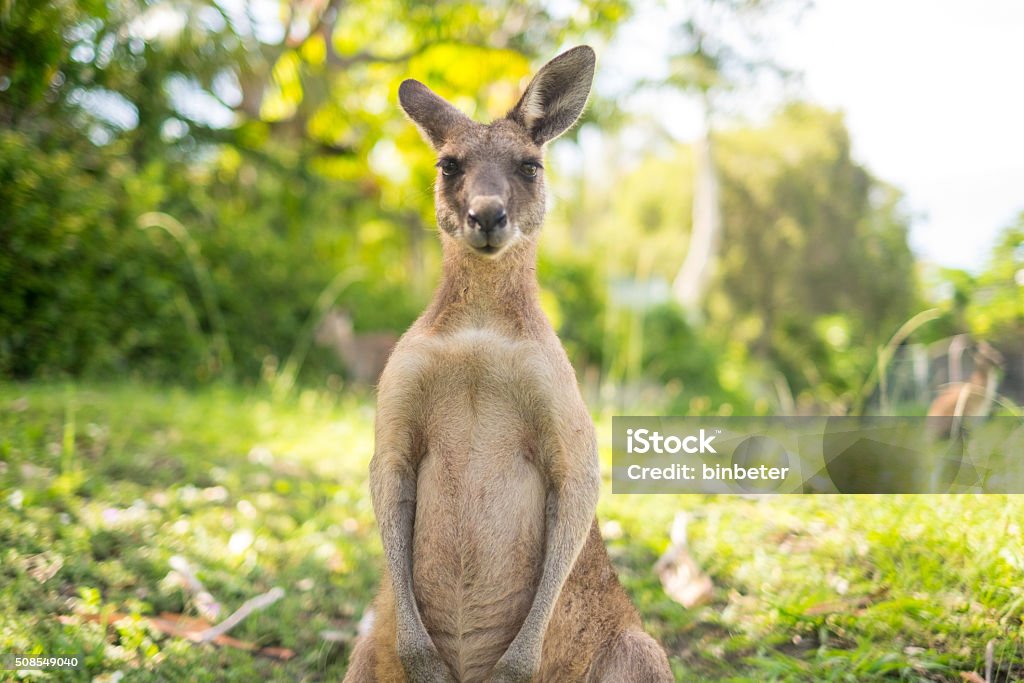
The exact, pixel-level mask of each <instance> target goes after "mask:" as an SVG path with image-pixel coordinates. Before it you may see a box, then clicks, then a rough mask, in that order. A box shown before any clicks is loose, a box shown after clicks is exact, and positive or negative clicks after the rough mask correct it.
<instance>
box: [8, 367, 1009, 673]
mask: <svg viewBox="0 0 1024 683" xmlns="http://www.w3.org/2000/svg"><path fill="white" fill-rule="evenodd" d="M372 419H373V411H372V403H370V402H369V401H367V400H366V399H362V400H360V399H356V398H348V397H346V398H338V397H334V396H330V395H327V394H324V393H318V392H306V393H302V394H301V395H299V396H298V397H295V398H291V399H287V400H274V399H272V398H270V396H269V392H262V391H254V392H245V391H242V390H238V389H228V388H223V387H217V388H209V389H203V390H198V391H191V392H190V391H185V390H181V389H166V388H159V387H155V386H138V385H126V384H118V385H111V386H97V385H90V386H80V387H74V386H55V385H5V386H2V387H0V654H2V653H15V652H17V653H36V652H38V653H48V654H59V653H72V652H81V653H85V655H86V666H87V668H86V671H84V672H71V673H46V674H42V675H40V676H39V678H40V679H43V680H92V679H93V678H94V677H100V678H99V679H98V680H113V678H112V677H110V675H111V674H113V673H114V672H123V673H124V676H125V678H124V680H131V681H135V680H140V681H148V680H161V681H163V680H194V681H251V680H259V679H264V680H279V681H296V680H310V681H318V680H338V679H340V677H341V675H342V674H343V672H344V670H345V664H346V661H347V657H348V651H349V646H350V644H349V643H348V642H344V641H343V642H328V641H325V640H324V639H322V638H321V637H320V633H321V632H322V631H325V630H331V631H340V632H342V633H345V634H348V635H352V634H354V631H355V624H356V622H357V621H358V619H359V617H360V615H361V614H362V611H363V609H364V607H365V606H366V604H367V602H368V601H369V600H370V598H371V596H372V594H373V591H374V589H375V585H376V581H377V573H378V566H379V563H380V543H379V540H378V538H377V534H376V529H375V526H374V521H373V513H372V509H371V506H370V503H369V497H368V495H367V488H366V466H367V461H368V459H369V456H370V453H371V451H372V430H371V426H372ZM599 432H600V434H601V436H602V439H603V441H604V442H605V443H607V442H608V438H609V433H610V421H608V420H601V421H600V422H599ZM603 456H604V461H605V464H606V466H607V464H608V453H607V452H604V453H603ZM606 474H607V472H606ZM606 479H607V477H606ZM1022 498H1024V497H1014V496H888V497H881V496H859V497H858V496H785V497H776V498H761V499H747V498H738V497H730V496H720V497H715V496H613V495H611V493H610V490H606V491H605V492H604V495H603V497H602V501H601V505H600V509H599V514H600V516H601V520H602V522H603V523H604V524H605V527H606V530H607V531H609V532H610V533H609V534H608V535H609V539H608V546H609V549H610V551H611V553H612V557H613V560H614V562H615V563H616V566H617V567H618V569H619V573H620V576H621V577H622V579H623V582H624V583H625V585H626V587H627V588H628V590H629V591H630V593H631V594H632V596H633V598H634V600H635V602H636V603H637V605H638V606H639V607H640V609H641V612H642V613H643V615H644V618H645V620H646V624H647V627H648V629H649V630H650V631H651V632H652V633H653V634H654V635H655V636H657V637H658V638H659V640H661V642H663V643H664V644H665V646H666V648H667V649H668V650H669V653H670V656H671V659H672V663H673V667H674V669H675V671H676V674H677V677H678V678H679V679H680V680H687V681H695V680H706V681H747V680H750V681H776V680H777V681H789V680H792V681H872V680H905V681H914V680H929V681H932V680H948V681H959V680H961V678H960V675H959V673H960V672H961V671H976V672H978V673H981V674H982V675H983V668H984V653H985V647H986V644H987V643H988V642H989V641H993V646H994V653H995V665H996V669H997V672H996V675H995V676H994V680H997V681H1010V680H1020V679H1022V678H1024V652H1022V649H1024V648H1022V645H1021V641H1022V639H1024V624H1022V616H1024V536H1022V530H1021V526H1022V525H1024V499H1022ZM678 510H686V511H688V512H689V514H690V516H691V518H692V522H691V525H690V529H689V532H690V547H691V552H692V554H693V556H694V557H695V558H696V559H697V561H698V562H699V563H700V564H701V565H702V566H703V568H704V569H705V571H707V572H708V573H709V574H710V575H711V577H712V579H713V580H714V583H715V593H714V598H713V600H712V601H711V602H710V603H709V604H707V605H705V606H703V607H699V608H696V609H692V610H686V609H684V608H682V607H681V606H680V605H678V604H676V603H675V602H673V601H672V600H671V599H669V598H668V597H666V595H665V594H664V593H663V592H662V590H661V586H660V584H659V582H658V579H657V577H656V576H655V575H654V573H653V572H652V565H653V563H654V562H655V560H656V559H657V557H658V556H659V555H660V553H661V552H662V551H663V550H664V549H665V547H666V545H667V543H668V529H669V528H670V526H671V521H672V518H673V516H674V514H675V513H676V512H677V511H678ZM610 522H613V524H609V523H610ZM173 555H183V556H185V557H186V558H188V559H189V561H190V562H191V563H192V564H193V566H194V567H196V568H197V570H198V572H199V575H200V578H201V579H202V580H203V581H204V582H205V584H206V586H207V588H209V590H210V591H211V592H212V593H213V594H214V595H215V596H216V597H217V598H218V600H220V602H221V603H223V605H224V607H225V608H226V609H228V610H233V609H235V608H237V607H238V606H239V605H240V604H241V603H242V602H244V601H245V600H247V599H248V598H250V597H253V596H254V595H256V594H258V593H262V592H264V591H266V590H269V589H270V588H271V587H273V586H280V587H282V588H283V589H284V590H285V591H286V596H285V598H284V599H282V600H281V601H279V602H278V603H276V604H274V605H273V606H271V607H270V608H268V609H266V610H265V611H262V612H259V613H257V614H255V615H253V616H252V617H250V618H249V619H247V620H246V621H244V622H243V623H242V624H241V625H240V626H239V627H237V628H236V629H235V630H234V631H232V635H234V636H236V637H238V638H241V639H244V640H248V641H252V642H254V643H257V644H258V645H261V646H268V645H273V646H281V647H288V648H291V649H293V650H295V652H296V656H295V657H294V658H293V659H292V660H290V661H288V662H277V661H274V660H269V659H266V658H261V657H258V656H254V655H252V654H250V653H248V652H244V651H240V650H233V649H228V648H215V647H212V646H199V645H195V644H192V643H189V642H186V641H183V640H181V639H175V638H169V637H166V636H163V635H161V634H159V633H155V632H153V631H151V630H149V629H148V628H147V627H146V626H145V622H144V621H142V620H140V619H138V617H139V616H143V615H147V614H158V613H160V612H165V611H169V612H185V613H186V614H194V609H193V606H192V605H191V603H190V602H189V600H188V598H187V596H186V595H185V594H183V592H182V590H181V588H180V587H178V586H177V585H175V584H174V583H173V582H169V581H166V580H165V578H166V576H167V574H168V571H169V570H170V567H169V565H168V561H169V559H170V558H171V557H172V556H173ZM114 612H117V613H120V614H128V615H130V616H131V617H132V618H128V619H124V620H121V621H117V622H116V623H112V624H108V626H107V627H106V628H104V627H103V625H102V622H95V621H88V620H87V618H86V616H85V615H88V614H97V613H98V614H100V615H110V614H112V613H114ZM61 615H63V616H72V617H73V621H72V622H71V623H62V622H61V621H59V620H58V617H59V616H61ZM4 675H5V674H4V673H3V672H0V678H2V677H3V676H4ZM7 675H8V676H13V673H8V674H7ZM102 676H107V678H102Z"/></svg>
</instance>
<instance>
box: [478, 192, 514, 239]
mask: <svg viewBox="0 0 1024 683" xmlns="http://www.w3.org/2000/svg"><path fill="white" fill-rule="evenodd" d="M469 221H470V222H471V223H475V224H476V225H477V227H479V228H480V230H481V231H482V232H484V233H490V232H494V231H495V230H498V229H499V228H503V227H505V224H506V223H508V214H507V213H505V203H504V202H503V201H501V199H499V198H498V197H474V198H473V199H472V200H471V201H470V203H469Z"/></svg>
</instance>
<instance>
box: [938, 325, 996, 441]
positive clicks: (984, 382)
mask: <svg viewBox="0 0 1024 683" xmlns="http://www.w3.org/2000/svg"><path fill="white" fill-rule="evenodd" d="M973 360H974V371H973V372H972V373H971V376H970V377H969V378H968V379H967V381H966V382H953V383H952V384H949V385H947V386H946V387H945V388H944V389H943V390H942V393H940V394H939V395H938V396H936V397H935V400H934V401H932V404H931V405H930V406H929V407H928V417H929V418H931V419H929V421H928V430H929V432H930V433H931V434H932V435H934V436H944V437H948V436H952V435H955V434H956V432H957V430H958V428H959V425H960V422H961V420H962V418H963V417H965V416H966V417H978V416H984V415H988V414H989V412H990V411H991V410H992V402H993V400H994V399H995V394H996V388H997V387H998V384H999V369H1000V368H1002V367H1003V366H1004V363H1005V361H1004V359H1003V355H1002V354H1001V353H999V351H997V350H996V349H995V348H994V347H993V346H992V345H991V344H989V343H988V342H984V341H983V342H979V343H978V344H977V346H976V347H975V348H974V352H973Z"/></svg>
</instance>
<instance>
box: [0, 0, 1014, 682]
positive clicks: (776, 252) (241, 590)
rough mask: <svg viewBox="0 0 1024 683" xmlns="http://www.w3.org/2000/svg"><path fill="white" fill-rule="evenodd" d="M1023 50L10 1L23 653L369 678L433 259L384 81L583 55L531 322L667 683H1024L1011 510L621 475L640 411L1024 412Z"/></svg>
mask: <svg viewBox="0 0 1024 683" xmlns="http://www.w3.org/2000/svg"><path fill="white" fill-rule="evenodd" d="M1021 35H1024V5H1022V4H1021V3H1018V2H1015V1H1014V0H989V1H988V2H985V3H974V4H970V5H968V4H967V3H956V2H953V1H952V0H941V1H939V2H935V1H934V0H932V1H929V0H905V1H902V2H899V3H892V2H883V1H882V0H864V1H861V2H857V3H852V2H838V1H836V0H821V1H820V2H817V3H811V2H806V1H805V0H686V1H685V2H674V1H673V2H669V1H665V2H655V1H651V0H584V1H577V0H537V1H527V2H506V1H504V0H487V1H485V2H476V3H470V2H462V1H459V2H454V1H449V0H441V1H439V2H433V3H416V2H408V1H405V0H374V1H373V2H370V1H369V0H53V1H51V2H31V1H26V0H0V653H41V654H67V653H74V652H81V653H84V654H85V661H86V664H85V668H84V669H83V670H81V671H79V672H70V673H68V674H67V675H66V676H64V675H60V676H57V675H52V676H51V677H52V678H55V679H57V680H76V681H77V680H82V681H87V680H91V681H98V682H115V681H120V680H122V678H125V680H133V681H139V680H141V681H150V680H152V681H166V680H194V681H251V680H280V681H296V680H338V679H339V678H340V677H341V675H342V674H343V672H344V671H345V668H346V662H347V657H348V653H349V652H350V651H351V645H352V642H353V639H354V638H355V637H356V633H357V629H358V624H359V623H360V620H361V618H362V617H363V615H364V614H365V612H366V609H367V606H368V604H369V603H370V600H371V598H372V595H373V592H374V590H375V586H376V584H377V581H378V578H379V567H380V565H381V549H380V544H379V538H378V536H377V532H376V526H375V522H374V517H373V511H372V507H371V505H370V501H369V496H368V495H367V482H366V471H367V463H368V460H369V457H370V454H371V453H372V450H373V436H372V435H373V428H372V424H373V396H372V387H373V384H374V381H375V380H376V378H377V375H378V374H379V372H380V370H381V367H382V364H383V362H384V360H385V359H386V357H387V354H388V352H389V350H390V349H391V347H392V345H393V344H394V343H395V341H396V339H397V337H398V335H400V334H401V333H402V331H404V330H405V329H406V327H407V326H408V325H409V324H410V323H411V322H412V321H413V320H414V319H415V317H416V316H417V315H418V313H419V312H420V311H421V310H422V309H423V307H424V306H425V304H426V303H427V301H428V300H429V297H430V295H431V292H432V289H433V287H434V285H435V283H436V281H437V279H438V275H439V266H440V253H439V245H438V240H437V238H436V235H435V234H434V233H435V225H434V216H433V196H432V185H433V181H434V174H435V172H436V171H435V169H434V168H433V163H434V161H435V160H434V159H433V157H432V154H431V152H430V150H429V149H428V147H427V146H426V145H425V144H424V143H423V142H422V141H421V140H420V138H419V136H418V134H417V132H416V130H415V128H414V127H413V126H412V125H411V124H410V123H409V122H408V121H406V120H405V119H404V117H403V116H402V115H401V113H400V109H399V107H398V105H397V101H396V93H397V88H398V84H399V83H400V82H401V81H402V80H403V79H405V78H410V77H411V78H417V79H419V80H421V81H423V82H425V83H427V84H428V85H429V86H430V87H432V88H433V89H434V90H436V91H437V92H438V93H439V94H441V95H442V96H444V97H446V98H448V99H449V100H450V101H451V102H453V103H454V104H455V105H456V106H458V107H459V108H460V109H462V110H463V111H464V112H466V113H467V114H468V115H470V116H472V117H474V118H475V119H477V120H480V121H487V120H490V119H492V118H495V117H498V116H501V115H503V114H504V113H505V112H506V111H507V110H508V109H509V108H510V107H511V106H512V105H513V104H514V103H515V102H516V100H517V98H518V96H519V94H520V93H521V92H522V90H523V88H524V87H525V86H526V84H527V83H528V81H529V78H530V75H531V74H532V73H533V72H535V70H536V69H537V68H539V67H540V65H541V64H543V63H544V62H546V61H547V60H549V59H550V58H552V57H554V56H555V55H556V54H558V53H559V52H560V51H561V50H564V49H566V48H568V47H571V46H573V45H577V44H580V43H588V44H590V45H592V46H594V47H595V49H596V50H597V53H598V58H599V59H598V70H597V79H596V83H595V89H594V92H593V95H592V97H591V102H590V105H589V107H588V109H587V111H586V113H585V115H584V117H583V119H582V121H581V122H580V124H579V125H578V126H577V127H576V128H574V129H573V130H572V131H570V132H569V133H568V134H567V135H565V136H564V137H563V138H561V139H559V140H557V141H555V142H554V143H552V144H551V145H550V148H549V150H548V160H547V164H546V171H545V174H546V176H547V181H548V193H549V212H548V220H547V223H546V226H545V234H544V235H543V237H542V242H541V243H542V250H541V255H540V263H539V268H538V275H539V278H540V282H541V286H542V304H543V306H544V308H545V311H546V312H547V314H548V316H549V317H550V319H551V321H552V323H553V324H554V326H555V328H556V329H557V331H558V333H559V335H560V336H561V338H562V341H563V342H564V345H565V347H566V349H567V350H568V352H569V356H570V358H571V360H572V362H573V364H574V366H575V368H576V371H577V376H578V378H579V380H580V383H581V386H582V387H583V391H584V394H585V398H586V400H587V402H588V405H589V407H590V408H591V410H592V411H593V413H594V416H595V421H596V424H597V430H598V436H599V441H600V444H601V460H602V467H603V471H604V474H605V480H604V489H603V495H602V498H601V503H600V506H599V509H598V517H599V519H600V520H601V522H602V533H603V535H604V538H605V540H606V544H607V546H608V548H609V552H610V554H611V557H612V560H613V562H614V564H615V567H616V570H617V572H618V574H619V576H620V577H621V579H622V581H623V584H624V585H625V587H626V589H627V590H628V591H629V594H630V596H631V598H632V599H633V601H634V602H635V603H636V604H637V606H638V607H639V609H640V611H641V614H642V615H643V618H644V621H645V624H646V627H647V628H648V629H649V630H650V631H651V633H653V634H654V635H655V636H656V637H657V638H658V639H659V640H660V642H662V643H663V644H664V645H665V647H666V650H667V651H668V653H669V657H670V661H671V663H672V666H673V670H674V671H675V673H676V675H677V677H678V678H679V679H680V680H688V681H698V680H736V681H744V680H756V681H767V680H772V681H783V680H793V681H807V680H821V681H840V680H842V681H850V680H856V681H875V680H878V681H891V680H905V681H939V680H942V681H969V682H971V683H978V682H979V681H985V682H986V683H990V682H994V681H1011V680H1022V679H1024V650H1022V649H1021V643H1022V642H1024V596H1022V593H1021V576H1022V572H1024V532H1022V529H1021V525H1020V520H1021V519H1022V518H1024V499H1021V497H1019V496H1018V497H1014V496H996V495H988V496H980V495H979V496H974V495H970V496H968V495H963V496H952V495H948V496H877V497H864V496H824V495H822V496H777V497H774V498H773V497H764V498H750V497H739V496H667V495H663V496H653V495H651V496H639V495H634V496H630V495H621V496H620V495H612V494H611V491H610V490H609V487H608V474H609V471H610V458H609V447H610V443H611V439H610V432H611V420H610V417H611V416H612V415H615V414H620V415H621V414H632V415H645V414H646V415H658V414H663V415H669V414H683V415H773V414H775V415H857V414H899V415H924V414H925V413H929V412H930V413H931V414H933V415H945V416H953V415H957V414H977V415H986V414H1004V415H1011V416H1012V415H1016V416H1019V415H1020V414H1021V409H1020V407H1019V406H1020V404H1022V403H1024V154H1022V153H1024V126H1021V121H1024V90H1022V89H1021V88H1020V87H1019V80H1020V73H1019V71H1020V68H1019V67H1020V64H1022V63H1024V41H1021V40H1020V36H1021ZM1009 419H1011V420H1012V419H1014V418H1009ZM1014 424H1016V423H1014ZM1015 438H1016V439H1017V440H1016V442H1013V443H1016V444H1017V445H1016V446H1015V445H1013V443H1008V444H1007V445H1006V446H1005V449H1006V456H1007V457H1019V454H1020V445H1019V444H1021V443H1024V441H1022V439H1024V432H1022V430H1021V429H1017V431H1016V436H1015ZM894 457H898V454H896V455H894ZM670 529H671V530H672V531H671V534H670V532H669V530H670ZM659 557H660V558H661V559H660V560H659ZM277 589H281V590H277ZM255 596H262V597H263V598H264V599H265V601H264V602H262V603H260V604H261V605H263V607H262V609H258V610H256V611H255V612H254V613H252V614H251V615H250V616H248V617H247V618H245V619H244V621H242V622H241V623H240V624H239V625H238V626H237V627H235V628H234V629H233V630H232V631H231V634H230V636H231V637H230V638H227V637H224V638H218V639H217V640H214V641H213V642H214V644H215V645H216V647H211V646H209V645H199V644H197V643H196V642H195V639H196V638H197V637H198V636H197V634H199V633H202V632H205V629H206V628H207V627H209V626H210V625H211V624H213V623H217V622H220V621H221V620H222V619H223V618H224V617H225V615H227V614H228V613H229V612H230V611H232V610H234V609H236V608H238V607H239V606H241V605H243V604H245V603H246V601H247V600H249V599H250V598H253V597H255ZM254 652H255V653H256V654H257V655H258V656H254V655H253V653H254ZM46 675H50V674H46ZM126 677H128V678H126Z"/></svg>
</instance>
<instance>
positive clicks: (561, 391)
mask: <svg viewBox="0 0 1024 683" xmlns="http://www.w3.org/2000/svg"><path fill="white" fill-rule="evenodd" d="M592 74H593V52H592V51H591V50H590V49H589V48H576V49H575V50H571V51H569V52H568V53H565V54H564V55H562V56H561V57H559V58H557V59H556V60H554V61H553V62H551V63H550V64H549V65H548V66H547V67H545V68H544V69H542V70H541V72H540V73H539V74H538V76H537V77H536V78H535V79H534V82H533V83H531V86H530V88H528V89H527V93H526V94H525V95H524V99H523V100H521V101H520V105H519V106H517V108H516V109H515V110H513V112H512V113H511V114H510V115H509V117H507V118H506V119H502V120H500V121H497V122H495V123H494V124H491V125H488V126H484V125H481V124H477V123H474V122H472V121H470V120H469V119H467V118H465V117H464V116H462V115H461V114H459V113H458V112H457V111H456V110H454V108H452V107H451V106H450V105H448V104H447V103H445V102H444V101H443V100H441V99H440V98H438V97H437V96H436V95H433V93H430V91H429V90H427V89H426V87H425V86H422V85H421V84H415V83H414V84H411V85H410V84H409V82H406V83H405V84H403V86H402V89H401V91H400V98H401V100H402V104H403V107H405V109H406V112H407V113H408V114H409V115H410V117H411V118H413V120H414V121H415V122H416V123H417V125H418V126H419V127H420V129H421V130H422V131H423V132H424V135H425V137H426V138H427V139H428V140H429V141H430V142H431V144H433V145H434V147H435V149H437V150H438V152H439V155H440V157H441V159H442V164H444V162H445V159H449V160H454V161H457V166H458V172H457V173H456V172H452V173H447V172H445V169H444V167H442V170H441V171H439V175H438V185H437V189H436V203H437V215H438V223H439V225H440V227H441V232H440V235H441V242H442V246H443V249H444V275H443V279H442V282H441V285H440V286H439V287H438V290H437V292H436V294H435V297H434V300H433V302H432V303H431V304H430V306H429V307H428V308H427V310H426V311H425V312H424V313H423V315H422V316H421V317H420V318H419V320H417V321H416V323H414V324H413V326H412V328H410V330H409V331H408V332H407V333H406V334H405V335H404V336H403V337H402V339H401V340H400V341H399V343H398V345H397V346H396V348H395V350H394V352H393V354H392V356H391V359H390V360H389V362H388V365H387V367H386V368H385V371H384V374H383V375H382V377H381V381H380V385H379V388H378V407H377V426H376V448H375V453H374V457H373V460H372V462H371V465H370V487H371V493H372V495H373V502H374V510H375V512H376V514H377V519H378V524H379V526H380V530H381V538H382V542H383V545H384V554H385V557H386V560H387V566H386V569H385V576H384V578H383V580H382V582H381V590H380V593H379V595H378V597H377V601H376V603H375V608H376V614H377V616H376V619H375V622H374V625H373V630H372V632H371V633H370V634H369V635H368V636H367V638H366V639H364V640H362V641H360V643H359V644H358V645H357V647H356V649H355V650H354V651H353V654H352V659H351V667H350V669H349V672H348V675H347V676H346V678H345V680H346V681H351V682H353V683H355V682H357V681H381V682H387V683H391V682H392V681H396V682H401V681H407V680H408V681H412V682H413V683H421V682H425V681H461V682H464V683H470V682H475V681H494V682H499V681H500V682H504V681H528V680H534V681H552V682H555V681H558V682H562V681H623V682H625V681H658V682H662V681H671V680H672V676H671V673H670V671H669V667H668V661H667V659H666V657H665V654H664V652H663V651H662V649H661V648H660V646H658V644H657V643H656V642H655V641H654V640H653V639H652V638H650V636H648V635H647V634H645V633H644V632H643V631H642V629H641V625H640V618H639V616H638V614H637V612H636V610H635V609H634V608H633V606H632V605H631V604H630V602H629V599H628V597H627V596H626V594H625V591H624V590H623V589H622V587H621V585H620V584H619V582H618V579H617V578H616V575H615V571H614V569H613V568H612V565H611V563H610V561H609V559H608V555H607V552H606V551H605V548H604V545H603V543H602V541H601V537H600V534H599V533H598V531H597V525H596V521H595V519H594V509H595V507H596V504H597V495H598V489H599V484H600V469H599V465H598V460H597V445H596V438H595V434H594V427H593V424H592V422H591V420H590V416H589V414H588V412H587V409H586V406H585V405H584V403H583V400H582V398H581V397H580V393H579V390H578V388H577V384H576V377H575V374H574V372H573V369H572V366H571V365H570V364H569V361H568V358H567V357H566V355H565V352H564V350H563V349H562V346H561V344H560V342H559V341H558V338H557V336H556V335H555V333H554V330H553V329H552V328H551V325H550V323H549V322H548V321H547V319H546V318H545V316H544V314H543V312H542V311H541V309H540V306H539V303H538V290H537V282H536V274H535V268H536V266H535V264H536V256H537V236H538V233H539V230H540V226H541V222H542V220H543V214H544V192H543V180H542V174H540V173H539V171H538V172H537V173H536V174H535V175H531V174H529V173H528V171H529V170H530V169H528V168H525V166H528V165H529V164H532V163H537V164H538V165H539V159H540V155H541V146H542V145H543V144H544V143H545V142H547V141H548V140H549V139H551V138H552V137H554V136H556V135H557V134H559V133H561V132H562V131H563V130H564V129H565V128H567V127H568V126H570V125H571V124H572V123H573V122H574V121H575V119H576V117H577V116H578V115H579V112H580V110H582V107H583V104H584V102H585V100H586V95H587V92H588V91H589V85H590V79H591V77H592ZM524 110H525V111H527V113H528V116H526V115H524V114H523V112H524ZM449 170H450V169H449ZM482 202H483V204H482ZM484 204H486V208H487V210H488V211H489V212H490V214H489V215H490V216H492V217H494V216H498V215H503V216H504V212H507V220H506V219H505V218H503V219H502V220H500V221H493V222H491V223H488V225H490V226H491V229H490V230H488V229H485V228H486V227H487V226H486V225H485V222H484V221H475V220H474V215H473V209H474V207H480V206H483V205H484Z"/></svg>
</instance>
